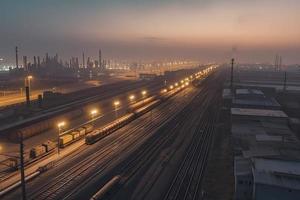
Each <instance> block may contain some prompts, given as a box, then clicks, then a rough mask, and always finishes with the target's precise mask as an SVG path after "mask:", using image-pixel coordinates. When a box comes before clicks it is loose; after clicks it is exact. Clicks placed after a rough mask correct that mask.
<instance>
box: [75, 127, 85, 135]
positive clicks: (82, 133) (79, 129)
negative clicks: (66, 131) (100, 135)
mask: <svg viewBox="0 0 300 200" xmlns="http://www.w3.org/2000/svg"><path fill="white" fill-rule="evenodd" d="M76 131H78V132H79V135H80V136H83V135H85V134H86V131H85V128H83V127H80V128H78V129H77V130H76Z"/></svg>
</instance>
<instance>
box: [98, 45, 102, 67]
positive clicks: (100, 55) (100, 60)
mask: <svg viewBox="0 0 300 200" xmlns="http://www.w3.org/2000/svg"><path fill="white" fill-rule="evenodd" d="M98 62H99V64H98V67H99V68H100V70H102V52H101V49H99V61H98Z"/></svg>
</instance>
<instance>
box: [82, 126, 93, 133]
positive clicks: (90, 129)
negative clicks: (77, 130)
mask: <svg viewBox="0 0 300 200" xmlns="http://www.w3.org/2000/svg"><path fill="white" fill-rule="evenodd" d="M82 128H84V129H85V134H88V133H90V132H92V131H93V130H94V126H93V125H91V124H87V125H84V126H83V127H82Z"/></svg>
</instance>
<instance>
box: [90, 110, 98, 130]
mask: <svg viewBox="0 0 300 200" xmlns="http://www.w3.org/2000/svg"><path fill="white" fill-rule="evenodd" d="M97 114H98V110H97V109H93V110H91V117H92V124H93V126H95V116H96V115H97Z"/></svg>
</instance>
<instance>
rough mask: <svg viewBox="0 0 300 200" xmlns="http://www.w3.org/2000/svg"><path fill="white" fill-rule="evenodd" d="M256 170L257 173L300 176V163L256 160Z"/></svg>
mask: <svg viewBox="0 0 300 200" xmlns="http://www.w3.org/2000/svg"><path fill="white" fill-rule="evenodd" d="M254 168H255V170H257V171H264V172H277V173H285V174H290V175H299V176H300V161H294V160H280V159H265V158H255V159H254Z"/></svg>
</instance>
